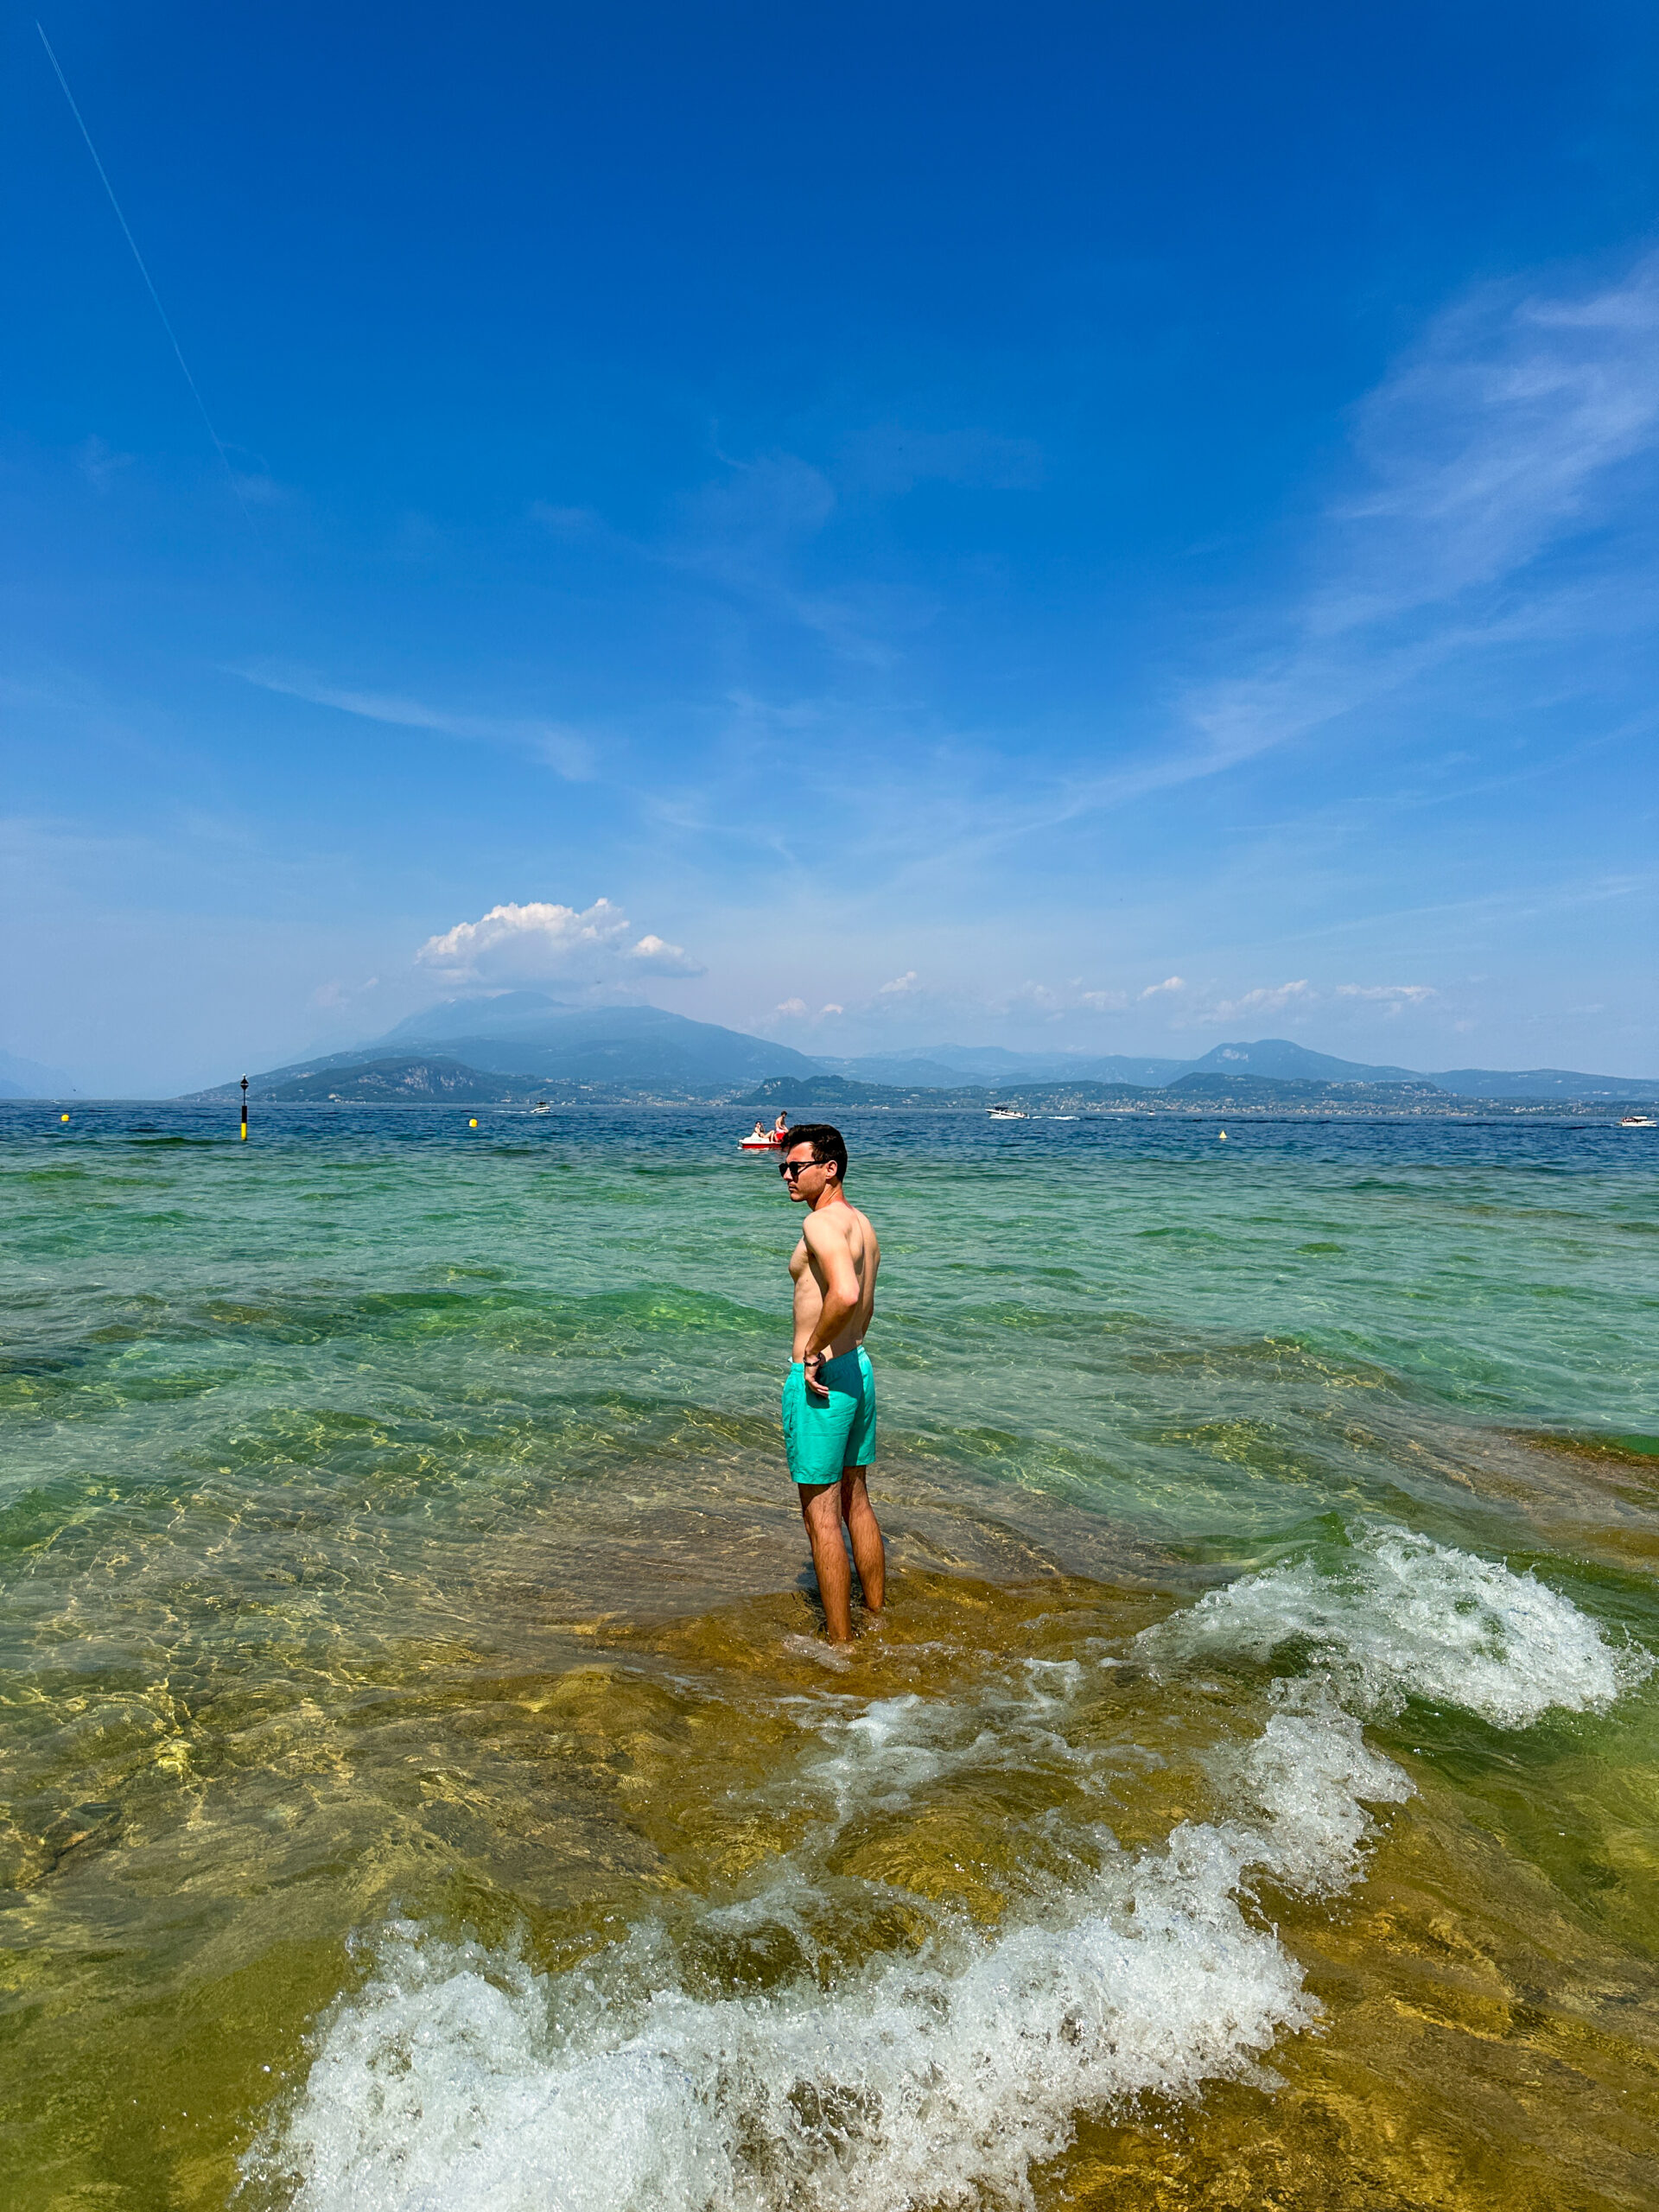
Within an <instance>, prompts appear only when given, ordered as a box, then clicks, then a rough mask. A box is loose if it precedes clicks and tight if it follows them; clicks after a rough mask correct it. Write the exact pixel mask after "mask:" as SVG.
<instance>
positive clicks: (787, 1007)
mask: <svg viewBox="0 0 1659 2212" xmlns="http://www.w3.org/2000/svg"><path fill="white" fill-rule="evenodd" d="M777 1010H778V1012H779V1014H787V1015H788V1016H789V1018H790V1020H791V1021H798V1020H800V1019H801V1017H802V1016H803V1015H804V1014H805V1012H806V1001H805V1000H804V999H784V1000H782V1001H780V1002H779V1007H778V1009H777Z"/></svg>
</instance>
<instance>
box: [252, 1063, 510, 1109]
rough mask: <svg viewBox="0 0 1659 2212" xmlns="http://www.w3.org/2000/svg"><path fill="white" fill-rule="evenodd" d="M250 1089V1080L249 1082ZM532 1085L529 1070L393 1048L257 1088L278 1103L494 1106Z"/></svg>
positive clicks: (263, 1094)
mask: <svg viewBox="0 0 1659 2212" xmlns="http://www.w3.org/2000/svg"><path fill="white" fill-rule="evenodd" d="M249 1089H250V1090H251V1089H252V1085H251V1084H250V1085H249ZM535 1089H536V1078H535V1077H534V1076H522V1077H519V1078H518V1081H517V1082H515V1081H514V1080H513V1079H512V1077H507V1076H500V1075H493V1074H486V1072H485V1071H483V1070H482V1069H481V1068H473V1067H467V1065H465V1064H464V1063H463V1062H461V1061H460V1060H454V1059H448V1058H444V1057H442V1055H440V1054H438V1053H430V1054H426V1055H422V1054H419V1053H401V1054H394V1055H393V1056H392V1057H391V1058H386V1059H378V1060H368V1061H365V1062H362V1063H361V1064H359V1065H357V1066H355V1067H343V1068H328V1069H325V1070H323V1071H321V1073H320V1074H314V1075H301V1076H296V1077H293V1078H292V1079H291V1080H290V1081H289V1082H287V1083H281V1084H277V1085H275V1086H274V1087H273V1088H272V1089H270V1090H266V1091H264V1092H263V1093H262V1096H264V1097H266V1098H268V1099H272V1100H275V1101H276V1102H277V1103H279V1104H283V1105H302V1104H321V1103H328V1102H331V1101H332V1102H337V1103H340V1104H341V1105H353V1104H365V1105H367V1104H373V1103H375V1102H377V1101H380V1102H384V1103H387V1104H397V1105H402V1106H409V1105H428V1104H430V1105H451V1106H495V1105H499V1104H501V1103H504V1101H505V1100H506V1099H508V1098H511V1097H513V1096H525V1095H527V1094H529V1093H531V1092H533V1091H534V1090H535Z"/></svg>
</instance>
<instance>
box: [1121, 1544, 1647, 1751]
mask: <svg viewBox="0 0 1659 2212" xmlns="http://www.w3.org/2000/svg"><path fill="white" fill-rule="evenodd" d="M1291 1643H1300V1644H1301V1645H1302V1646H1303V1647H1304V1648H1305V1649H1307V1650H1309V1651H1310V1653H1311V1655H1312V1656H1313V1658H1314V1660H1315V1661H1316V1662H1317V1663H1319V1664H1320V1665H1321V1666H1322V1667H1323V1668H1324V1669H1325V1670H1326V1671H1327V1672H1328V1673H1329V1674H1330V1675H1331V1676H1332V1679H1333V1680H1337V1681H1339V1683H1340V1687H1341V1691H1342V1694H1343V1697H1344V1701H1345V1702H1348V1703H1350V1704H1351V1705H1353V1706H1355V1707H1356V1708H1357V1710H1359V1711H1361V1712H1371V1713H1383V1712H1391V1711H1397V1710H1398V1708H1399V1707H1400V1706H1401V1705H1402V1703H1403V1702H1404V1700H1406V1698H1408V1697H1410V1696H1415V1697H1421V1698H1424V1699H1427V1700H1430V1701H1432V1702H1433V1703H1436V1704H1442V1705H1451V1706H1459V1707H1462V1708H1463V1709H1464V1710H1465V1712H1469V1713H1478V1714H1479V1715H1480V1716H1481V1718H1482V1719H1485V1720H1491V1721H1493V1722H1495V1723H1496V1724H1497V1726H1499V1727H1503V1728H1524V1727H1527V1726H1529V1725H1530V1724H1531V1723H1532V1722H1533V1721H1535V1720H1536V1719H1539V1718H1540V1717H1541V1715H1542V1714H1543V1713H1546V1712H1548V1710H1549V1709H1550V1708H1551V1707H1560V1708H1563V1709H1564V1710H1566V1711H1567V1712H1569V1713H1588V1712H1596V1711H1599V1710H1600V1709H1601V1708H1603V1707H1605V1706H1607V1705H1609V1704H1611V1701H1612V1700H1613V1699H1614V1698H1616V1697H1617V1696H1618V1694H1619V1693H1620V1691H1621V1690H1623V1689H1624V1688H1628V1687H1629V1685H1630V1683H1631V1682H1632V1681H1636V1680H1637V1679H1638V1678H1639V1677H1640V1676H1641V1675H1643V1674H1645V1673H1646V1672H1647V1671H1648V1669H1649V1666H1650V1665H1651V1663H1652V1662H1650V1661H1649V1659H1648V1658H1647V1656H1646V1655H1645V1654H1643V1653H1641V1652H1637V1651H1634V1650H1619V1649H1615V1648H1614V1646H1612V1645H1611V1644H1610V1643H1608V1642H1607V1640H1606V1638H1605V1637H1604V1636H1603V1634H1602V1632H1601V1630H1600V1628H1599V1626H1598V1624H1596V1623H1595V1622H1594V1621H1593V1620H1592V1619H1590V1618H1588V1616H1587V1615H1586V1614H1584V1613H1581V1612H1580V1611H1579V1609H1578V1608H1577V1606H1576V1605H1573V1603H1572V1602H1571V1600H1570V1599H1566V1598H1563V1597H1561V1596H1560V1594H1559V1592H1556V1591H1554V1590H1552V1589H1550V1588H1549V1587H1548V1585H1547V1584H1545V1583H1542V1582H1540V1581H1539V1580H1537V1578H1536V1576H1535V1575H1533V1574H1530V1573H1528V1574H1514V1573H1511V1572H1510V1569H1509V1568H1508V1567H1502V1566H1498V1565H1495V1564H1494V1563H1493V1562H1492V1561H1491V1560H1483V1559H1476V1558H1474V1557H1472V1556H1471V1554H1469V1553H1467V1552H1460V1551H1453V1550H1451V1549H1449V1548H1447V1547H1446V1546H1445V1545H1442V1544H1436V1543H1432V1542H1431V1541H1429V1540H1428V1538H1427V1537H1426V1536H1417V1535H1410V1534H1408V1533H1406V1532H1404V1531H1402V1530H1399V1529H1370V1530H1366V1531H1363V1532H1362V1533H1361V1534H1360V1535H1357V1537H1356V1538H1355V1540H1354V1542H1353V1544H1352V1547H1351V1549H1350V1550H1349V1551H1348V1552H1347V1553H1346V1554H1344V1556H1343V1558H1342V1560H1340V1562H1339V1563H1338V1564H1336V1565H1322V1564H1319V1563H1318V1562H1316V1561H1315V1560H1312V1559H1303V1560H1295V1561H1293V1562H1290V1563H1288V1564H1287V1565H1285V1566H1281V1567H1270V1568H1268V1569H1267V1570H1266V1571H1265V1572H1264V1573H1261V1574H1247V1575H1243V1576H1241V1578H1240V1579H1239V1580H1237V1581H1236V1582H1232V1583H1230V1584H1229V1585H1228V1586H1227V1587H1226V1588H1225V1589H1223V1590H1211V1591H1210V1592H1206V1594H1205V1596H1204V1597H1203V1598H1201V1599H1199V1601H1198V1604H1197V1605H1194V1606H1192V1608H1191V1609H1190V1610H1189V1611H1186V1612H1184V1613H1178V1614H1175V1615H1173V1617H1172V1618H1170V1619H1169V1620H1166V1621H1164V1622H1161V1623H1160V1624H1159V1625H1158V1626H1157V1627H1156V1628H1154V1629H1148V1630H1147V1631H1146V1632H1145V1633H1144V1634H1143V1635H1142V1636H1141V1637H1139V1638H1138V1639H1137V1647H1138V1649H1139V1650H1140V1651H1141V1654H1142V1656H1145V1657H1147V1658H1149V1659H1152V1660H1153V1661H1154V1662H1160V1661H1168V1660H1189V1661H1190V1660H1195V1659H1196V1660H1200V1661H1202V1660H1205V1659H1212V1658H1215V1657H1217V1656H1220V1655H1224V1654H1232V1655H1236V1656H1242V1657H1249V1658H1254V1659H1257V1660H1260V1661H1261V1662H1262V1663H1264V1664H1266V1663H1268V1662H1270V1661H1271V1660H1272V1658H1273V1656H1274V1654H1275V1653H1276V1652H1279V1651H1281V1650H1282V1649H1284V1648H1285V1647H1286V1646H1287V1645H1288V1644H1291Z"/></svg>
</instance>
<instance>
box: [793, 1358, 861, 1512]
mask: <svg viewBox="0 0 1659 2212" xmlns="http://www.w3.org/2000/svg"><path fill="white" fill-rule="evenodd" d="M818 1380H819V1381H820V1382H821V1383H823V1385H824V1387H825V1389H827V1390H828V1391H829V1398H828V1400H827V1401H825V1400H824V1399H823V1398H813V1397H811V1396H810V1395H809V1394H808V1391H807V1388H806V1370H805V1368H804V1367H803V1365H802V1364H801V1363H800V1361H799V1360H797V1361H796V1362H795V1363H794V1365H793V1366H792V1367H791V1369H790V1370H789V1374H788V1376H787V1377H786V1378H785V1383H784V1450H785V1453H786V1454H787V1455H788V1459H789V1471H790V1475H791V1479H792V1480H794V1481H796V1482H798V1483H838V1482H839V1481H840V1480H841V1471H842V1468H843V1467H868V1465H870V1464H871V1463H872V1461H873V1460H874V1458H875V1376H874V1370H872V1368H871V1366H870V1359H869V1354H868V1352H867V1351H865V1349H864V1347H863V1345H862V1344H860V1345H859V1346H858V1348H857V1349H856V1351H844V1352H842V1355H841V1357H840V1358H839V1359H828V1360H826V1361H825V1362H824V1363H823V1366H822V1367H821V1368H820V1369H819V1370H818Z"/></svg>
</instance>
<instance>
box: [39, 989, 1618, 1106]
mask: <svg viewBox="0 0 1659 2212" xmlns="http://www.w3.org/2000/svg"><path fill="white" fill-rule="evenodd" d="M411 1057H415V1058H421V1057H424V1058H427V1059H433V1058H442V1059H445V1060H448V1061H452V1062H454V1063H456V1064H457V1065H461V1066H465V1067H467V1068H468V1069H470V1070H472V1071H474V1073H475V1074H477V1075H479V1076H480V1077H490V1076H493V1077H502V1078H505V1079H507V1087H509V1088H510V1087H511V1086H512V1085H515V1084H516V1085H518V1086H519V1087H521V1088H522V1087H524V1086H526V1085H533V1084H542V1085H543V1086H545V1085H547V1084H575V1085H578V1086H582V1087H585V1088H591V1087H593V1086H595V1085H599V1086H605V1087H607V1088H611V1089H616V1090H619V1091H620V1092H626V1094H627V1095H629V1096H635V1097H638V1096H677V1097H687V1098H693V1097H712V1096H733V1095H734V1086H749V1085H753V1084H766V1083H769V1082H772V1081H774V1080H778V1079H784V1078H792V1079H794V1080H796V1081H798V1082H800V1083H804V1084H810V1083H811V1082H812V1081H813V1080H814V1079H815V1078H823V1079H825V1080H827V1081H829V1083H832V1084H834V1083H845V1084H852V1085H854V1086H855V1088H856V1089H858V1090H869V1089H871V1088H875V1089H879V1090H882V1091H884V1092H885V1093H887V1094H890V1095H902V1096H911V1095H912V1094H916V1093H918V1092H920V1091H923V1090H925V1091H928V1092H931V1093H932V1094H933V1095H934V1099H935V1103H943V1101H944V1098H945V1097H946V1096H951V1097H954V1096H956V1095H957V1094H958V1093H968V1092H971V1093H972V1094H974V1095H975V1096H979V1095H980V1094H981V1093H982V1092H983V1093H988V1092H989V1091H991V1090H998V1091H1000V1090H1005V1089H1007V1087H1008V1086H1010V1085H1019V1084H1025V1085H1030V1084H1062V1085H1066V1086H1071V1087H1072V1088H1074V1089H1075V1088H1076V1087H1077V1086H1079V1085H1092V1086H1094V1087H1096V1089H1102V1090H1124V1089H1127V1090H1132V1091H1137V1092H1141V1093H1159V1092H1162V1091H1165V1090H1170V1089H1171V1088H1172V1087H1173V1086H1182V1085H1187V1086H1188V1089H1187V1090H1186V1093H1185V1095H1187V1096H1194V1097H1196V1096H1200V1095H1202V1096H1206V1097H1209V1096H1213V1097H1217V1098H1224V1097H1228V1096H1249V1095H1256V1094H1254V1093H1252V1092H1251V1091H1250V1090H1249V1086H1250V1085H1252V1084H1256V1083H1269V1084H1314V1085H1324V1086H1332V1087H1335V1088H1338V1089H1343V1088H1344V1087H1345V1089H1346V1090H1347V1093H1348V1095H1349V1096H1352V1094H1353V1090H1354V1087H1355V1086H1361V1087H1365V1088H1374V1087H1376V1086H1378V1085H1383V1086H1390V1085H1394V1086H1398V1085H1405V1086H1408V1087H1409V1088H1410V1089H1411V1090H1413V1092H1414V1095H1415V1096H1419V1097H1426V1096H1430V1095H1435V1096H1445V1097H1447V1098H1451V1097H1462V1098H1487V1099H1493V1100H1513V1101H1521V1100H1528V1099H1536V1100H1556V1101H1559V1102H1561V1103H1566V1102H1568V1101H1580V1102H1586V1103H1587V1102H1593V1101H1600V1102H1604V1103H1614V1102H1620V1101H1627V1100H1630V1101H1633V1100H1638V1099H1640V1100H1646V1099H1651V1098H1654V1097H1656V1096H1659V1077H1654V1078H1652V1079H1642V1078H1637V1077H1628V1076H1597V1075H1589V1074H1586V1073H1582V1072H1580V1071H1574V1070H1572V1069H1564V1068H1537V1069H1532V1070H1526V1071H1510V1070H1499V1069H1493V1068H1459V1069H1453V1070H1452V1071H1449V1072H1447V1073H1446V1074H1440V1075H1436V1074H1433V1073H1425V1072H1423V1071H1420V1070H1417V1069H1414V1068H1403V1067H1395V1066H1391V1065H1390V1066H1374V1065H1368V1064H1367V1063H1365V1062H1363V1061H1358V1060H1344V1059H1338V1058H1336V1057H1334V1056H1333V1055H1332V1054H1330V1053H1327V1052H1313V1051H1311V1050H1310V1049H1309V1048H1308V1047H1307V1046H1303V1045H1298V1044H1294V1043H1293V1042H1291V1041H1290V1040H1289V1039H1286V1038H1263V1039H1258V1040H1257V1041H1255V1043H1234V1044H1222V1045H1217V1046H1212V1047H1211V1050H1210V1051H1209V1052H1205V1054H1204V1055H1203V1056H1202V1058H1198V1059H1193V1060H1176V1059H1162V1058H1155V1057H1153V1058H1140V1057H1136V1056H1135V1055H1132V1054H1128V1053H1111V1054H1105V1055H1101V1054H1093V1053H1072V1052H1033V1053H1020V1052H1014V1051H1011V1050H1010V1049H1008V1048H1007V1047H1006V1046H997V1045H986V1046H967V1045H940V1046H930V1047H917V1048H915V1049H914V1050H906V1051H905V1052H884V1053H868V1054H864V1055H862V1056H861V1057H858V1058H815V1057H813V1056H811V1055H809V1054H807V1053H805V1052H800V1051H798V1049H797V1048H796V1047H795V1046H791V1045H784V1044H779V1043H777V1042H775V1041H773V1040H772V1039H766V1038H761V1037H753V1036H751V1035H749V1034H747V1033H746V1032H745V1031H742V1030H737V1029H727V1028H723V1027H721V1026H720V1025H719V1024H718V1023H715V1022H706V1021H694V1020H690V1018H689V1017H688V1016H686V1015H684V1014H671V1013H669V1012H668V1011H667V1010H666V1009H664V1008H663V1007H654V1006H638V1005H632V1006H607V1007H571V1006H569V1005H567V1004H565V1003H564V1002H563V1001H560V1000H557V999H554V998H552V997H550V995H547V994H546V993H544V992H540V991H508V992H501V993H499V994H496V995H493V996H483V997H472V998H461V999H453V1000H449V1001H446V1002H445V1003H444V1004H442V1006H438V1007H430V1008H429V1009H428V1010H427V1011H426V1012H425V1013H423V1014H411V1015H410V1017H409V1018H408V1019H407V1020H404V1021H401V1022H399V1023H397V1026H396V1027H394V1028H392V1029H391V1030H389V1031H388V1032H387V1033H385V1036H383V1037H378V1038H376V1039H372V1041H371V1042H369V1043H366V1044H363V1045H359V1046H353V1047H352V1048H350V1049H348V1050H346V1051H344V1052H328V1053H324V1054H321V1055H318V1056H315V1057H313V1058H310V1059H308V1060H305V1061H296V1062H290V1063H289V1065H286V1066H283V1067H279V1068H270V1069H266V1070H264V1071H262V1072H261V1073H260V1074H258V1075H256V1076H253V1077H251V1081H250V1085H249V1090H250V1095H251V1096H256V1097H269V1096H276V1095H277V1093H278V1092H279V1091H281V1092H283V1095H285V1096H287V1095H295V1096H297V1095H299V1094H296V1093H290V1091H289V1088H288V1087H289V1086H292V1085H293V1084H296V1083H306V1084H308V1083H309V1082H310V1081H311V1079H312V1078H313V1077H321V1076H327V1075H330V1074H334V1075H336V1078H337V1079H336V1081H335V1082H334V1084H332V1085H325V1086H324V1088H323V1090H322V1091H321V1093H320V1094H319V1093H316V1092H315V1091H311V1090H308V1091H307V1092H306V1093H305V1094H304V1095H306V1096H315V1095H321V1096H327V1095H328V1094H329V1091H330V1090H331V1089H332V1090H334V1091H336V1092H339V1091H340V1083H341V1082H345V1083H346V1084H351V1083H353V1082H355V1080H356V1077H355V1076H354V1075H353V1073H352V1072H351V1071H363V1070H365V1069H367V1068H370V1067H373V1066H377V1065H380V1064H383V1063H386V1062H390V1061H391V1060H396V1059H408V1058H411ZM0 1070H3V1063H0ZM1192 1078H1198V1079H1199V1081H1200V1082H1201V1083H1205V1084H1211V1083H1212V1082H1213V1083H1214V1084H1220V1085H1222V1088H1221V1089H1219V1090H1216V1089H1213V1088H1211V1089H1206V1090H1203V1091H1202V1092H1201V1093H1200V1092H1199V1091H1197V1090H1192V1088H1191V1079H1192ZM1240 1086H1243V1089H1241V1088H1240ZM497 1088H498V1091H502V1090H503V1086H501V1085H498V1086H497ZM194 1095H195V1096H199V1097H201V1098H205V1099H219V1098H224V1097H227V1096H232V1095H239V1089H238V1084H236V1083H234V1082H231V1083H226V1084H216V1085H214V1086H213V1089H212V1090H206V1091H201V1092H199V1093H196V1094H194ZM340 1095H342V1096H343V1095H344V1093H343V1092H342V1093H340ZM358 1095H362V1096H369V1095H372V1094H371V1092H366V1091H365V1092H363V1093H361V1094H358ZM478 1095H480V1096H482V1095H483V1094H482V1093H481V1092H480V1093H479V1094H478ZM826 1095H829V1096H834V1095H837V1094H835V1093H834V1092H830V1093H829V1094H826ZM842 1095H844V1096H848V1097H849V1098H850V1097H851V1096H852V1095H853V1094H852V1093H851V1092H849V1093H846V1094H842ZM1394 1095H1395V1096H1398V1095H1400V1094H1399V1093H1398V1092H1395V1094H1394Z"/></svg>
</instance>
